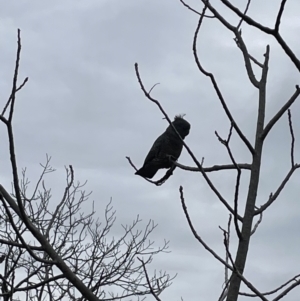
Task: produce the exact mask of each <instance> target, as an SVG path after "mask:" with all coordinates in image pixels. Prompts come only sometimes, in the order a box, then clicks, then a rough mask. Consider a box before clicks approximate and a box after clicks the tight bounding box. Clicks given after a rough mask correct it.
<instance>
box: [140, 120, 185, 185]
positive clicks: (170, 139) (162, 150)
mask: <svg viewBox="0 0 300 301" xmlns="http://www.w3.org/2000/svg"><path fill="white" fill-rule="evenodd" d="M172 124H173V126H174V127H175V129H176V130H177V132H178V133H179V135H180V137H181V138H182V140H184V138H185V137H186V136H187V135H188V134H189V132H190V128H191V125H190V124H189V122H187V121H186V120H185V119H183V115H177V116H175V118H174V121H173V122H172ZM182 140H181V139H180V138H179V137H178V135H177V133H176V132H175V131H174V129H173V127H172V125H169V126H168V127H167V129H166V130H165V132H164V133H163V134H161V135H160V136H159V137H158V138H157V139H156V140H155V142H154V143H153V146H152V147H151V149H150V151H149V153H148V155H147V156H146V159H145V161H144V165H143V166H142V168H140V169H139V170H138V171H137V172H136V173H135V174H136V175H139V176H142V177H144V178H149V179H151V178H153V177H154V175H155V174H156V173H157V171H158V170H159V169H162V168H171V167H172V166H173V163H172V161H176V160H177V159H178V158H179V156H180V154H181V151H182V148H183V143H182Z"/></svg>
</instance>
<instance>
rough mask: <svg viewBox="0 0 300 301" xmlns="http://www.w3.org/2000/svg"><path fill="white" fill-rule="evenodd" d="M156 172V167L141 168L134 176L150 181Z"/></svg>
mask: <svg viewBox="0 0 300 301" xmlns="http://www.w3.org/2000/svg"><path fill="white" fill-rule="evenodd" d="M157 171H158V168H157V167H156V166H143V167H142V168H140V169H139V170H138V171H137V172H136V173H135V174H136V175H139V176H141V177H144V178H149V179H152V178H153V177H154V175H155V174H156V173H157Z"/></svg>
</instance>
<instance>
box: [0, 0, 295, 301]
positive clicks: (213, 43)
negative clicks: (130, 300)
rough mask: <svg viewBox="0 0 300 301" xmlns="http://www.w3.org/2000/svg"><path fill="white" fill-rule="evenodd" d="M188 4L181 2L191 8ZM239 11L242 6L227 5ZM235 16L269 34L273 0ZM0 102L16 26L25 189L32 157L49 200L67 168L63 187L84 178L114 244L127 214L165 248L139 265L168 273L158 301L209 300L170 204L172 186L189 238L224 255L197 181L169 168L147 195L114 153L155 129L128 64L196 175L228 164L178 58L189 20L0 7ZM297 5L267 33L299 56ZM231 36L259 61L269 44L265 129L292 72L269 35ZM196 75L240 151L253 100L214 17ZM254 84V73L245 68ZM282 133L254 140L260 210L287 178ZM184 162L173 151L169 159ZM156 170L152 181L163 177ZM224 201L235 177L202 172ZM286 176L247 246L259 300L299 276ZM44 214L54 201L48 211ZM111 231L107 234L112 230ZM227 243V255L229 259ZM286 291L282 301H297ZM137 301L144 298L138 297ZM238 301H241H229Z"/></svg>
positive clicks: (107, 3)
mask: <svg viewBox="0 0 300 301" xmlns="http://www.w3.org/2000/svg"><path fill="white" fill-rule="evenodd" d="M200 2H201V1H196V0H190V1H189V2H188V3H189V4H190V5H191V6H193V7H194V8H196V9H198V10H201V8H202V6H201V3H200ZM214 2H215V3H216V6H217V7H218V8H219V9H220V11H221V12H222V13H223V14H224V16H226V17H227V18H228V20H230V21H231V22H232V23H233V24H237V22H238V19H237V18H235V17H234V16H233V15H232V14H231V13H230V12H228V11H227V10H226V9H224V7H222V5H221V4H220V3H219V2H220V1H213V3H214ZM235 2H236V3H239V7H240V8H241V9H243V8H244V6H245V4H246V2H247V1H245V0H243V1H235ZM252 2H253V3H252V4H251V7H250V10H249V15H250V16H252V17H254V18H256V19H257V20H258V21H259V22H262V23H263V24H264V25H266V26H271V27H272V26H273V24H274V20H275V17H276V12H277V10H278V8H279V4H280V1H277V0H276V1H275V0H265V1H260V0H253V1H252ZM0 3H1V4H2V5H1V10H0V22H1V26H0V41H1V51H0V66H1V68H0V97H1V103H2V106H3V104H4V103H5V101H6V99H7V97H8V96H9V93H10V89H11V79H12V74H13V66H14V60H15V51H16V34H17V28H20V29H21V31H22V32H21V36H22V45H23V48H22V60H21V72H20V80H22V79H23V78H24V77H26V76H28V77H29V82H28V83H27V85H26V87H25V88H24V89H23V90H22V91H21V92H20V93H19V96H18V101H17V107H16V114H15V120H14V128H15V133H16V147H17V151H16V153H17V160H18V164H19V166H20V167H22V168H23V167H27V169H28V176H29V177H30V178H31V181H32V182H33V183H34V182H35V181H36V179H37V177H38V175H39V172H40V166H39V163H40V162H45V155H46V154H49V155H50V156H52V166H53V167H54V168H55V169H56V170H57V171H56V173H55V174H53V176H52V177H51V176H49V178H48V181H49V182H48V183H51V184H52V185H53V186H52V187H53V190H54V193H59V192H60V191H62V188H63V186H64V184H65V182H64V180H65V173H64V166H65V165H69V164H72V165H73V167H74V169H75V175H76V179H77V180H79V181H82V182H84V181H85V180H88V183H87V186H86V189H87V190H88V191H89V190H92V191H93V194H92V196H91V201H92V200H94V201H95V202H96V206H97V207H96V210H97V216H99V217H100V218H102V217H103V209H104V207H105V205H106V204H107V203H108V202H109V200H110V198H111V197H112V199H113V205H114V208H115V209H116V211H117V218H118V219H117V222H116V228H115V231H116V235H117V234H118V233H121V230H122V228H121V224H126V223H131V221H132V220H134V219H135V218H136V216H137V215H138V214H139V216H140V218H142V220H143V223H142V224H141V225H140V227H141V228H142V227H143V225H144V224H146V223H147V222H148V220H149V219H153V220H154V221H155V222H156V223H158V228H157V229H156V232H154V233H153V236H152V238H153V239H154V240H155V242H156V244H157V245H161V244H162V243H163V240H164V239H167V240H170V250H171V251H172V252H171V253H170V254H164V255H162V256H159V257H158V258H157V259H156V260H154V262H153V268H156V269H158V270H160V269H162V270H167V271H168V272H169V273H171V274H175V273H178V276H177V278H176V279H175V280H174V283H173V285H172V286H171V287H170V288H169V289H167V290H166V291H165V292H164V293H163V294H162V295H161V298H162V300H180V297H182V298H183V299H184V300H217V298H218V297H219V294H220V292H221V289H222V283H223V282H224V269H223V267H222V265H221V264H220V263H218V262H216V260H215V259H214V258H213V257H212V256H211V255H210V254H208V253H207V252H206V251H205V250H204V248H203V247H202V246H201V245H200V244H198V243H197V242H196V241H195V239H194V238H193V236H192V233H191V232H190V230H189V228H188V224H187V221H186V220H185V217H184V214H183V211H182V208H181V204H180V198H179V192H178V189H179V186H180V185H183V187H184V192H185V199H186V202H187V205H188V208H189V210H190V212H191V218H192V220H193V222H194V225H195V227H196V228H197V230H198V231H199V234H200V235H201V236H202V238H203V239H204V240H205V241H206V242H207V243H208V244H209V245H210V246H211V247H212V248H214V249H215V250H216V251H217V252H218V254H220V255H222V256H224V253H225V251H224V248H223V237H222V233H221V231H220V230H219V228H218V226H219V225H220V226H222V227H226V224H227V220H228V212H227V210H226V208H225V207H224V206H223V205H222V204H221V203H220V202H219V201H218V200H217V199H216V197H215V196H214V194H213V193H212V192H211V191H210V189H209V188H208V187H207V185H206V183H205V182H204V180H203V178H202V176H201V174H199V173H190V172H187V171H184V170H180V169H176V171H175V173H174V175H173V176H172V177H171V178H170V179H169V180H168V181H167V182H166V183H165V184H164V185H162V186H160V187H156V186H154V185H151V184H150V183H148V182H146V181H145V180H144V179H142V178H141V177H138V176H135V175H134V170H133V169H132V167H131V166H130V165H129V164H128V162H127V160H126V159H125V156H130V158H131V159H132V161H133V162H134V163H135V164H136V165H137V166H138V167H140V166H141V165H142V163H143V160H144V158H145V156H146V154H147V152H148V150H149V148H150V147H151V145H152V143H153V142H154V140H155V139H156V137H157V136H158V135H160V134H161V133H162V132H163V131H164V130H165V128H166V127H167V122H166V120H163V119H162V117H163V116H162V114H161V112H160V111H159V109H158V108H157V107H156V105H155V104H153V103H151V102H150V101H149V100H147V99H146V98H145V97H144V95H143V93H142V91H141V89H140V87H139V85H138V82H137V79H136V76H135V72H134V63H135V62H138V63H139V67H140V73H141V76H142V79H143V81H144V84H145V86H146V87H147V89H150V88H151V87H152V86H153V85H154V84H155V83H160V85H158V86H157V87H156V88H155V89H154V91H153V96H154V97H155V98H156V99H158V100H159V101H160V102H161V104H162V106H163V107H164V109H165V110H166V112H167V113H168V114H169V116H170V117H171V118H173V117H174V116H175V115H176V114H180V113H184V114H186V117H185V118H186V119H187V120H188V121H189V122H190V123H191V132H190V135H189V136H188V137H187V139H186V142H187V144H188V145H189V147H190V148H191V150H192V151H193V152H194V154H195V155H196V156H197V157H198V158H199V160H201V158H202V157H204V158H205V161H204V165H205V166H211V165H214V164H225V163H230V159H229V158H228V155H227V153H226V150H225V148H224V147H223V146H222V145H221V144H220V143H219V142H218V141H217V139H216V137H215V135H214V131H215V130H217V131H218V132H219V134H220V135H222V136H223V137H225V136H226V135H227V133H228V129H229V122H228V120H227V118H226V116H225V114H224V112H223V110H222V107H221V105H220V103H219V100H218V98H217V95H216V93H215V91H214V90H213V87H212V85H211V83H210V81H209V79H208V78H206V77H205V76H204V75H202V74H201V73H200V72H199V70H197V67H196V65H195V62H194V58H193V55H192V39H193V35H194V31H195V27H196V24H197V21H198V16H197V15H195V14H193V13H192V12H190V11H188V10H187V9H186V8H185V7H183V6H182V4H181V3H180V1H179V0H164V1H160V0H143V1H141V0H127V1H121V0H119V1H117V0H85V1H79V0H72V1H71V0H64V1H58V0H53V1H39V0H31V1H25V0H21V1H18V4H17V5H16V3H15V2H8V1H4V0H2V1H0ZM299 11H300V3H299V1H297V0H290V1H288V3H287V6H286V10H285V12H284V15H283V18H282V25H281V33H282V35H283V37H284V38H285V39H286V41H287V42H288V43H289V45H290V47H291V48H292V49H293V50H294V52H295V53H296V54H297V55H298V57H300V44H299V39H298V35H299V30H300V18H299V13H298V12H299ZM242 29H243V37H244V40H245V42H246V44H247V46H248V49H249V51H250V53H251V54H252V55H253V56H255V57H256V58H257V59H258V60H260V61H262V59H263V53H264V52H265V47H266V45H267V44H270V46H271V55H270V68H269V77H268V90H267V111H266V121H268V120H269V119H270V118H271V117H272V116H273V115H274V113H276V111H277V110H278V109H279V108H280V107H281V106H282V104H283V103H284V102H285V101H286V100H287V99H288V98H289V97H290V96H291V95H292V94H293V93H294V86H295V84H299V74H298V71H297V70H296V68H295V67H294V66H293V64H292V63H291V62H290V60H289V59H288V58H287V57H286V56H285V54H284V52H283V51H282V50H281V49H280V47H279V46H278V45H277V44H276V42H275V41H274V39H272V37H269V36H266V35H263V34H261V33H260V32H259V31H257V30H255V29H253V28H250V27H247V26H246V25H244V26H243V27H242ZM198 49H199V56H200V59H201V61H202V63H203V65H204V67H205V68H207V70H208V71H210V72H213V73H214V74H215V76H216V79H217V81H218V84H219V86H220V88H221V91H222V93H223V95H224V97H225V99H226V101H227V104H228V106H229V108H230V110H231V112H232V114H233V116H234V117H235V119H236V121H237V123H238V124H239V125H240V127H241V129H242V130H243V132H244V133H245V135H247V137H248V139H249V140H250V141H251V142H253V139H254V130H255V124H256V119H255V118H256V114H257V94H258V93H257V90H256V89H255V88H254V87H253V86H252V85H251V84H250V82H249V80H248V77H247V74H246V71H245V68H244V62H243V58H242V55H241V53H240V51H239V50H238V49H237V47H236V45H235V43H234V41H233V36H232V34H231V33H230V32H227V31H226V30H225V29H224V28H223V27H222V26H221V24H220V23H218V21H217V20H212V19H209V20H208V19H207V20H205V22H204V24H203V27H202V29H201V31H200V39H199V41H198ZM255 71H256V75H257V76H258V78H259V69H255ZM292 114H293V123H294V130H295V135H296V137H297V138H299V139H298V140H296V161H297V160H298V162H299V160H300V156H299V155H298V154H299V151H300V144H299V140H300V131H299V129H300V121H299V120H300V104H299V101H298V103H297V102H296V103H295V104H294V105H293V107H292ZM4 130H5V129H4V126H3V125H2V126H1V127H0V137H1V146H2V147H1V149H0V154H1V156H0V166H1V173H0V181H1V183H2V184H4V185H6V186H7V187H8V188H10V182H11V172H10V167H9V156H8V151H7V138H6V133H5V131H4ZM290 141H291V139H290V136H289V128H288V122H287V116H286V115H285V116H283V118H282V119H281V120H280V122H278V124H277V125H276V126H275V127H274V129H273V131H272V132H271V133H270V135H269V136H268V138H267V140H266V143H265V147H264V155H263V165H262V176H261V182H260V187H259V194H258V198H257V204H258V205H261V204H263V203H264V202H265V201H266V199H267V197H268V195H269V194H270V192H272V191H274V190H275V189H276V188H277V187H278V185H279V184H280V182H281V180H282V179H283V177H284V176H285V174H286V173H287V171H288V169H289V167H290V165H289V164H290V157H289V152H290ZM232 150H233V153H234V155H235V158H236V160H237V161H238V162H241V163H246V162H248V163H250V159H251V157H250V154H249V152H248V151H247V149H246V148H245V146H244V145H243V143H241V141H240V140H239V139H238V138H237V136H236V135H234V137H233V140H232ZM179 162H180V163H182V164H185V165H190V166H194V165H193V161H192V160H191V158H190V157H189V155H188V154H187V152H186V150H184V151H183V153H182V156H181V157H180V160H179ZM163 174H164V173H163V172H161V173H159V174H158V175H157V179H158V178H159V176H161V175H163ZM210 176H211V179H212V180H213V181H214V183H215V184H216V186H217V187H218V188H219V189H220V191H221V192H222V194H223V195H224V197H225V198H227V199H228V201H229V202H230V203H231V204H232V200H233V192H234V184H235V181H234V180H235V178H234V176H235V173H234V172H225V171H222V172H221V171H220V172H217V173H215V174H212V175H210ZM248 180H249V173H248V172H244V173H243V182H242V185H241V193H240V200H239V204H240V205H239V206H240V210H241V211H240V214H243V210H242V208H243V204H244V202H245V197H246V192H247V186H248ZM297 183H299V174H298V173H296V174H295V175H294V177H293V178H292V180H291V181H290V183H289V184H288V185H287V187H286V190H285V191H284V193H282V195H281V197H280V198H279V199H278V200H277V201H276V202H275V203H274V204H273V205H272V206H271V208H269V209H268V211H267V212H266V213H265V214H264V218H263V222H262V224H261V225H260V227H259V229H258V231H257V233H256V234H255V236H254V237H253V238H252V243H251V247H250V252H249V258H248V262H247V268H246V274H245V275H246V277H248V279H249V281H251V282H252V283H253V284H254V285H256V286H257V288H258V289H259V290H260V291H262V292H264V291H267V290H271V289H273V288H275V287H277V286H279V285H280V284H282V283H283V282H285V281H287V280H288V279H290V278H292V277H293V276H295V275H296V274H298V273H300V269H299V265H297V264H295V263H296V262H298V261H299V250H300V236H299V233H298V229H299V227H300V204H299V184H298V185H297ZM53 202H54V203H55V202H56V201H55V200H53ZM118 231H119V232H118ZM235 248H236V240H235V239H233V242H232V245H231V251H232V253H233V254H234V253H235ZM298 295H299V290H298V292H297V289H296V290H295V291H294V292H293V293H291V294H290V295H288V296H287V298H286V300H291V301H294V300H298ZM149 299H151V297H149ZM241 300H244V299H243V298H241Z"/></svg>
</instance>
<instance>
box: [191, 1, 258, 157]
mask: <svg viewBox="0 0 300 301" xmlns="http://www.w3.org/2000/svg"><path fill="white" fill-rule="evenodd" d="M207 3H208V2H207ZM207 5H210V4H207ZM206 8H207V7H206V6H205V7H204V9H203V11H202V13H203V14H204V13H205V10H206ZM202 21H203V17H202V16H201V17H200V19H199V22H198V25H197V28H196V31H195V34H194V39H193V54H194V58H195V62H196V64H197V67H198V69H199V70H200V71H201V72H202V73H203V74H204V75H206V76H208V77H209V78H210V80H211V82H212V85H213V87H214V89H215V91H216V93H217V95H218V98H219V100H220V102H221V104H222V107H223V109H224V111H225V113H226V115H227V117H228V119H229V120H230V122H231V124H232V125H233V127H234V129H235V130H236V132H237V133H238V135H239V136H240V138H241V139H242V141H243V142H244V143H245V144H246V146H247V147H248V149H249V151H250V152H251V154H254V149H253V147H252V145H251V143H250V142H249V141H248V139H247V138H246V137H245V135H244V134H243V133H242V131H241V130H240V128H239V127H238V125H237V124H236V122H235V120H234V118H233V116H232V115H231V113H230V111H229V109H228V107H227V104H226V102H225V100H224V98H223V95H222V93H221V91H220V89H219V86H218V84H217V82H216V80H215V77H214V75H213V74H212V73H210V72H208V71H206V70H205V69H204V68H203V66H202V65H201V63H200V60H199V57H198V54H197V39H198V34H199V31H200V27H201V24H202ZM229 26H231V25H229ZM231 27H232V30H234V28H233V26H231Z"/></svg>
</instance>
